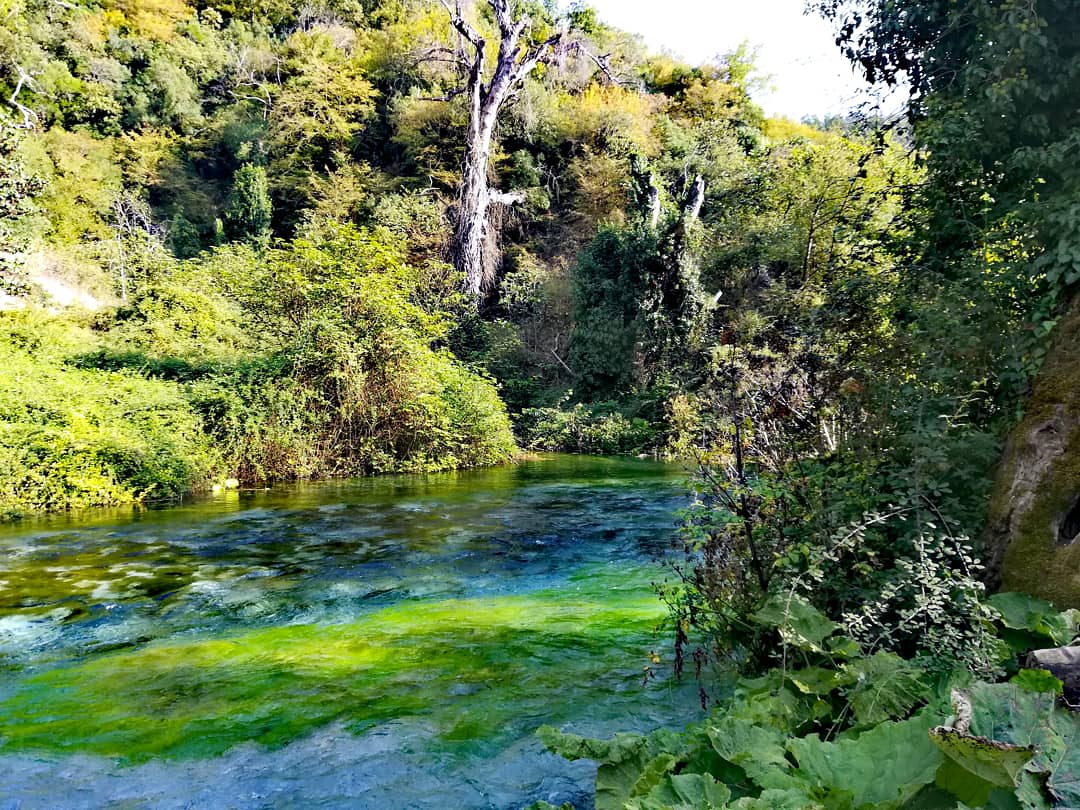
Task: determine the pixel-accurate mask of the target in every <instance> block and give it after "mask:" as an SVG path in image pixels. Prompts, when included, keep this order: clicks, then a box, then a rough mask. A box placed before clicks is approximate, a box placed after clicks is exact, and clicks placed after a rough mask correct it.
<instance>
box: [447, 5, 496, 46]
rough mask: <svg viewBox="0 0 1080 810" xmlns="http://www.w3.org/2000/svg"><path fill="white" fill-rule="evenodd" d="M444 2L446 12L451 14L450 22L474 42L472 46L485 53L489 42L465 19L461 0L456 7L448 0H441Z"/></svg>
mask: <svg viewBox="0 0 1080 810" xmlns="http://www.w3.org/2000/svg"><path fill="white" fill-rule="evenodd" d="M439 2H440V3H442V7H443V8H445V9H446V13H447V14H449V15H450V24H451V25H453V26H454V29H455V30H456V31H457V32H458V33H459V34H461V35H462V36H463V37H465V39H467V40H469V42H471V43H472V46H473V47H474V48H476V51H477V53H478V54H479V55H482V54H483V51H484V47H485V45H486V44H487V43H485V42H484V38H483V37H482V36H480V34H479V32H477V30H476V29H475V28H473V27H472V23H470V22H469V21H468V20H466V19H465V16H464V15H463V14H462V13H461V2H460V0H459V1H458V2H457V4H456V5H455V6H454V7H451V6H450V3H449V2H448V0H439Z"/></svg>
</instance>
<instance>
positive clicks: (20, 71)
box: [8, 64, 38, 129]
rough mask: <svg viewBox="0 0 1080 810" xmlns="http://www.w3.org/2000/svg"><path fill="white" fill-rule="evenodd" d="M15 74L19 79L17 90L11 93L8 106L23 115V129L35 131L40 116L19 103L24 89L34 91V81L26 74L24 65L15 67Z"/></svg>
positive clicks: (16, 84)
mask: <svg viewBox="0 0 1080 810" xmlns="http://www.w3.org/2000/svg"><path fill="white" fill-rule="evenodd" d="M15 73H16V74H17V76H18V78H17V79H16V81H15V89H14V90H13V91H12V93H11V97H10V98H8V104H9V105H11V106H12V107H14V108H15V109H16V110H18V111H19V113H20V114H21V115H22V119H23V120H22V128H23V129H34V128H36V127H37V123H38V115H37V113H36V112H34V111H33V110H32V109H30V108H29V107H27V106H26V105H25V104H23V103H22V102H20V101H19V95H20V94H21V93H22V91H23V88H26V87H29V88H31V89H33V87H34V79H33V77H32V76H31V75H30V74H29V73H27V72H26V69H25V68H23V66H22V65H19V64H16V65H15Z"/></svg>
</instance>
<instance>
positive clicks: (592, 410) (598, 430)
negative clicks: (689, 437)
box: [518, 403, 658, 455]
mask: <svg viewBox="0 0 1080 810" xmlns="http://www.w3.org/2000/svg"><path fill="white" fill-rule="evenodd" d="M613 407H614V405H613V403H600V404H598V405H595V406H586V405H582V404H581V403H578V404H577V405H575V406H573V407H572V408H569V409H562V408H529V409H527V410H525V411H524V412H523V413H522V417H521V420H520V422H519V423H518V427H519V429H520V431H521V433H522V435H523V436H524V438H525V444H526V446H527V447H530V448H532V449H534V450H552V451H562V452H568V453H594V454H597V455H615V454H624V453H643V452H645V451H647V450H651V449H653V448H654V447H655V446H656V444H657V440H658V430H657V428H656V426H655V425H653V424H650V423H649V422H648V421H646V420H644V419H640V418H636V417H635V418H627V417H626V416H624V415H623V414H622V413H620V412H618V411H617V410H613Z"/></svg>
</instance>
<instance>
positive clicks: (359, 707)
mask: <svg viewBox="0 0 1080 810" xmlns="http://www.w3.org/2000/svg"><path fill="white" fill-rule="evenodd" d="M683 493H684V489H683V487H682V485H681V475H680V471H679V470H678V469H677V468H672V467H669V466H666V465H661V464H657V463H653V462H645V461H634V460H615V459H595V458H581V457H557V456H556V457H546V458H543V459H540V460H537V461H532V462H527V463H524V464H521V465H518V466H515V467H506V468H500V469H494V470H484V471H474V472H467V473H457V474H447V475H438V476H427V477H423V478H408V477H396V478H380V479H369V480H364V481H357V482H350V483H343V484H326V485H318V486H310V487H298V488H293V489H285V490H274V491H268V492H241V493H228V494H226V495H223V496H220V497H219V498H216V499H213V500H208V501H203V502H199V503H195V504H191V505H185V506H179V507H171V508H168V509H160V510H140V511H136V512H127V513H117V512H114V513H96V514H92V515H82V516H80V517H79V518H78V519H77V520H71V519H67V518H53V519H49V520H47V521H40V522H37V523H35V524H33V525H24V526H22V527H19V528H8V529H3V530H0V561H2V565H0V808H8V807H12V808H37V807H42V808H57V807H108V806H112V807H125V808H127V807H155V808H157V807H178V808H179V807H213V808H219V807H236V808H263V807H296V806H303V807H372V808H413V807H416V808H511V807H521V806H524V805H527V804H529V803H531V802H532V801H535V800H537V799H545V800H547V801H550V802H552V803H554V804H559V803H561V802H563V801H571V802H574V803H575V804H576V805H577V806H581V807H586V806H591V788H592V779H593V771H592V769H591V767H590V766H588V765H587V764H585V763H573V764H571V763H566V762H563V761H562V760H560V759H559V758H557V757H553V756H551V755H549V754H547V753H545V752H544V751H543V749H542V746H540V745H539V743H538V742H537V741H536V739H535V737H534V736H533V732H534V731H535V729H536V727H538V726H540V725H543V724H545V723H552V724H555V725H559V726H562V727H565V728H567V729H570V730H574V731H577V732H579V733H585V734H600V735H604V734H609V733H613V732H615V731H616V730H633V729H637V730H649V729H652V728H655V727H657V726H660V725H678V724H680V723H681V722H684V721H687V720H689V719H692V718H693V717H694V715H695V711H696V698H695V696H694V692H695V690H694V687H693V686H692V685H690V684H687V685H676V684H672V683H670V682H665V681H664V680H663V679H661V680H659V681H653V682H651V683H650V684H649V685H648V686H647V687H643V686H642V671H643V667H644V666H645V665H646V664H648V663H649V660H648V657H649V653H650V652H651V651H653V650H657V651H659V652H661V653H664V652H666V650H667V647H668V640H667V638H666V637H665V636H663V635H662V634H659V633H658V632H657V631H656V626H657V623H658V621H659V620H660V619H661V618H662V616H663V608H662V606H661V605H660V604H659V602H658V601H657V599H656V596H655V594H654V592H653V590H652V588H651V586H650V583H651V582H652V581H654V580H656V579H657V578H659V577H662V576H663V570H662V569H661V567H660V566H659V564H658V563H657V562H656V557H657V556H658V555H661V554H662V553H663V552H664V551H665V550H666V548H667V543H668V539H669V537H670V535H671V531H672V527H673V525H674V520H675V517H674V513H675V511H676V510H677V509H678V508H679V507H680V506H682V505H683V503H684V500H685V496H684V494H683Z"/></svg>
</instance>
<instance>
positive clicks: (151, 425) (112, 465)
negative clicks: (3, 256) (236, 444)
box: [0, 312, 220, 516]
mask: <svg viewBox="0 0 1080 810" xmlns="http://www.w3.org/2000/svg"><path fill="white" fill-rule="evenodd" d="M0 330H2V331H0V367H2V368H3V369H4V384H3V385H2V386H0V515H7V516H11V515H13V514H18V513H20V512H23V511H30V510H41V509H72V508H78V507H84V506H97V505H107V504H119V503H127V502H131V501H136V500H144V499H161V498H172V497H176V496H178V495H180V494H181V493H183V492H186V491H189V490H193V489H199V488H201V487H203V486H205V485H206V484H207V483H208V482H209V480H210V479H211V477H212V476H213V475H214V474H215V472H217V471H219V470H220V461H219V458H218V455H217V453H216V451H215V450H214V448H213V446H212V443H211V442H210V440H209V437H207V436H206V434H205V433H204V432H203V430H202V420H201V419H200V418H199V416H198V415H197V414H196V413H195V412H194V411H193V410H192V409H191V406H190V404H189V403H188V401H187V399H186V397H185V396H184V395H183V391H182V390H181V389H180V388H179V387H177V386H175V385H172V384H169V383H166V382H161V381H157V380H148V379H145V378H143V377H140V376H139V375H137V374H135V373H133V372H130V371H111V372H103V371H96V370H85V369H78V368H73V367H70V366H68V365H66V364H65V363H64V352H65V349H67V350H69V351H70V350H73V349H76V348H77V347H85V346H86V345H87V341H88V340H89V339H90V338H89V335H87V334H86V333H85V332H82V331H81V330H79V329H77V328H75V327H72V326H70V325H67V324H63V323H61V322H58V321H52V320H45V319H43V318H42V317H41V316H38V315H35V314H33V313H27V312H15V313H4V314H3V315H2V316H0Z"/></svg>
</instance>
